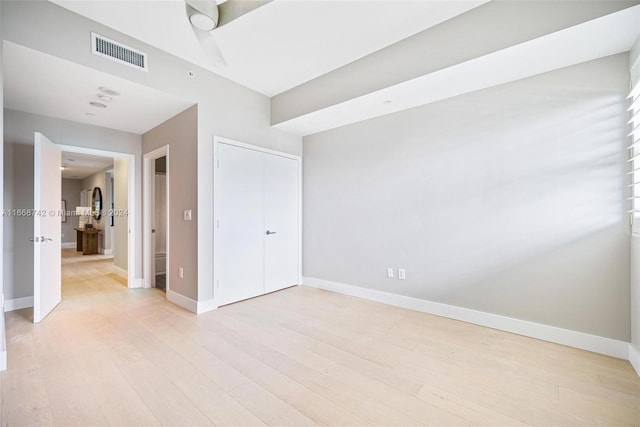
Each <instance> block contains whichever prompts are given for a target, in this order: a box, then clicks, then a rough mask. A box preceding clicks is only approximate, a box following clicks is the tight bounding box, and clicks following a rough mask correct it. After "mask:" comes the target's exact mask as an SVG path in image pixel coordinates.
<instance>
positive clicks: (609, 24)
mask: <svg viewBox="0 0 640 427" xmlns="http://www.w3.org/2000/svg"><path fill="white" fill-rule="evenodd" d="M639 24H640V6H637V7H634V8H629V9H625V10H623V11H620V12H616V13H614V14H610V15H607V16H604V17H601V18H598V19H595V20H592V21H589V22H586V23H584V24H580V25H577V26H575V27H571V28H568V29H565V30H562V31H558V32H555V33H553V34H549V35H547V36H544V37H540V38H537V39H535V40H531V41H528V42H525V43H522V44H520V45H517V46H512V47H509V48H507V49H503V50H501V51H498V52H494V53H491V54H489V55H485V56H483V57H480V58H475V59H472V60H470V61H466V62H463V63H461V64H456V65H453V66H451V67H448V68H446V69H443V70H438V71H435V72H433V73H430V74H426V75H424V76H421V77H418V78H415V79H412V80H409V81H406V82H402V83H399V84H397V85H393V86H390V87H387V88H383V89H381V90H378V91H373V92H371V93H368V94H365V95H363V96H360V97H357V98H353V99H350V100H347V101H344V102H342V103H338V104H335V105H332V106H330V107H327V108H324V109H320V110H317V111H314V112H311V113H307V114H305V115H302V116H299V117H296V118H293V119H290V120H287V121H284V122H281V123H278V124H276V125H274V127H275V128H278V129H281V130H284V131H287V132H291V133H294V134H297V135H303V136H306V135H311V134H314V133H318V132H322V131H325V130H329V129H334V128H337V127H340V126H345V125H348V124H351V123H356V122H359V121H363V120H367V119H371V118H375V117H380V116H383V115H387V114H391V113H394V112H398V111H402V110H406V109H409V108H414V107H418V106H421V105H425V104H429V103H432V102H437V101H441V100H444V99H447V98H451V97H455V96H459V95H463V94H466V93H470V92H474V91H478V90H482V89H486V88H489V87H493V86H497V85H500V84H504V83H509V82H512V81H515V80H520V79H523V78H527V77H532V76H535V75H538V74H542V73H545V72H549V71H553V70H557V69H560V68H566V67H570V66H572V65H576V64H580V63H583V62H587V61H591V60H595V59H598V58H602V57H606V56H610V55H614V54H618V53H623V52H627V51H629V50H630V49H631V47H632V45H633V44H634V42H635V41H636V40H637V39H638V36H639V35H640V25H639ZM391 99H392V100H394V101H393V102H392V103H387V102H385V101H386V100H391Z"/></svg>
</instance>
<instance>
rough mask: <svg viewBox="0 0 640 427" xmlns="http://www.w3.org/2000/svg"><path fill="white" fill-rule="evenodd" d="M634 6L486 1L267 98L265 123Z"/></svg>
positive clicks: (622, 2)
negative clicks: (267, 105)
mask: <svg viewBox="0 0 640 427" xmlns="http://www.w3.org/2000/svg"><path fill="white" fill-rule="evenodd" d="M637 4H640V1H588V2H585V1H553V2H540V1H536V0H534V1H517V2H515V1H496V0H494V1H491V2H489V3H486V4H484V5H481V6H479V7H477V8H475V9H472V10H471V11H469V12H466V13H464V14H462V15H460V16H458V17H456V18H453V19H451V20H449V21H446V22H444V23H442V24H439V25H437V26H435V27H432V28H430V29H427V30H425V31H423V32H421V33H418V34H416V35H414V36H412V37H409V38H407V39H405V40H402V41H400V42H398V43H396V44H394V45H391V46H389V47H387V48H385V49H382V50H380V51H377V52H374V53H372V54H370V55H368V56H366V57H364V58H362V59H359V60H357V61H354V62H352V63H350V64H347V65H345V66H343V67H341V68H338V69H337V70H334V71H332V72H330V73H327V74H325V75H323V76H320V77H318V78H316V79H314V80H311V81H309V82H306V83H304V84H302V85H300V86H297V87H295V88H293V89H290V90H288V91H286V92H283V93H281V94H278V95H276V96H274V97H273V98H271V124H272V125H276V124H278V123H283V122H287V121H290V120H292V119H295V118H297V117H301V116H304V115H307V114H309V113H312V112H314V111H319V110H323V109H326V108H329V107H331V106H332V105H336V104H340V103H343V102H346V101H349V100H351V99H355V98H358V97H361V96H364V95H367V94H370V93H373V92H376V91H379V90H382V89H384V88H387V87H390V86H394V85H397V84H400V83H402V82H406V81H410V80H412V79H415V78H418V77H421V76H424V75H427V74H430V73H433V72H435V71H438V70H442V69H446V68H448V67H452V66H454V65H456V64H460V63H464V62H466V61H469V60H472V59H474V58H480V57H482V56H485V55H488V54H490V53H494V52H498V51H500V50H504V49H506V48H509V47H512V46H516V45H519V44H522V43H524V42H527V41H530V40H534V39H537V38H540V37H542V36H545V35H547V34H551V33H554V32H557V31H560V30H563V29H566V28H570V27H573V26H576V25H578V24H581V23H584V22H587V21H591V20H593V19H596V18H599V17H602V16H606V15H609V14H611V13H615V12H617V11H620V10H624V9H627V8H630V7H633V6H635V5H637Z"/></svg>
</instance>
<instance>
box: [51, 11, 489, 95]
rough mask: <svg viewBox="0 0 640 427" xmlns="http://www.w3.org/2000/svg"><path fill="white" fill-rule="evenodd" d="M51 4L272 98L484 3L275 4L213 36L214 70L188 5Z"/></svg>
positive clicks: (233, 22)
mask: <svg viewBox="0 0 640 427" xmlns="http://www.w3.org/2000/svg"><path fill="white" fill-rule="evenodd" d="M51 1H52V2H54V3H56V4H58V5H60V6H63V7H65V8H67V9H69V10H72V11H74V12H76V13H78V14H80V15H83V16H86V17H88V18H90V19H92V20H95V21H97V22H100V23H102V24H104V25H106V26H108V27H111V28H113V29H115V30H118V31H120V32H122V33H125V34H127V35H129V36H131V37H134V38H136V39H138V40H141V41H143V42H145V43H148V44H150V45H152V46H155V47H157V48H159V49H162V50H164V51H166V52H169V53H171V54H173V55H175V56H178V57H181V58H183V59H185V60H187V61H189V62H192V63H195V64H197V65H200V66H202V67H204V68H208V69H210V70H212V71H213V72H215V73H217V74H219V75H222V76H224V77H227V78H229V79H230V80H233V81H235V82H237V83H240V84H242V85H244V86H246V87H249V88H251V89H253V90H255V91H258V92H260V93H263V94H265V95H267V96H273V95H276V94H278V93H281V92H283V91H285V90H287V89H290V88H292V87H295V86H298V85H300V84H302V83H304V82H306V81H309V80H311V79H314V78H316V77H318V76H320V75H323V74H325V73H327V72H329V71H332V70H334V69H337V68H339V67H341V66H344V65H346V64H348V63H350V62H352V61H355V60H357V59H359V58H362V57H364V56H366V55H368V54H370V53H372V52H375V51H377V50H380V49H382V48H384V47H386V46H389V45H391V44H393V43H396V42H398V41H400V40H402V39H404V38H407V37H409V36H411V35H413V34H416V33H418V32H420V31H422V30H425V29H427V28H430V27H432V26H434V25H436V24H439V23H441V22H443V21H445V20H448V19H450V18H453V17H454V16H456V15H459V14H461V13H464V12H466V11H468V10H470V9H472V8H474V7H476V6H479V5H481V4H482V3H485V2H486V1H487V0H473V1H470V0H458V1H451V0H440V1H436V0H433V1H416V0H393V1H371V0H367V1H364V0H322V1H317V0H316V1H313V0H275V1H273V2H271V3H268V4H267V5H265V6H263V7H260V8H258V9H256V10H254V11H252V12H250V13H248V14H246V15H243V16H241V17H240V18H238V19H236V20H234V21H232V22H231V23H229V24H226V25H224V26H222V27H220V28H218V29H216V30H215V31H214V35H215V38H216V40H217V43H218V45H219V47H220V49H221V51H222V52H223V54H224V56H225V58H226V61H227V63H228V65H227V66H217V67H216V66H213V65H211V64H210V62H209V60H208V59H207V58H206V56H205V55H204V54H203V52H202V50H201V48H200V45H199V44H198V42H197V40H196V38H195V36H194V34H193V32H192V31H191V28H190V24H189V23H188V20H187V18H186V14H185V7H184V1H183V0H169V1H155V0H137V1H136V0H131V1H121V0H96V1H76V0H51ZM141 17H144V19H141ZM150 66H152V65H151V64H150Z"/></svg>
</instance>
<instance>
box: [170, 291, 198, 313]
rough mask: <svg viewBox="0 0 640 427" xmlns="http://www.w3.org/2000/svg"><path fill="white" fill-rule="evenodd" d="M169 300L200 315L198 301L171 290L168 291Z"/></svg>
mask: <svg viewBox="0 0 640 427" xmlns="http://www.w3.org/2000/svg"><path fill="white" fill-rule="evenodd" d="M167 300H169V301H170V302H172V303H174V304H176V305H179V306H180V307H182V308H184V309H185V310H189V311H190V312H192V313H198V301H196V300H192V299H191V298H188V297H185V296H184V295H182V294H179V293H177V292H175V291H172V290H171V289H167Z"/></svg>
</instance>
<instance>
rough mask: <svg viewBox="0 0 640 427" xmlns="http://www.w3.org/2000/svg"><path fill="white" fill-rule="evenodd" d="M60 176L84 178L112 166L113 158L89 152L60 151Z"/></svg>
mask: <svg viewBox="0 0 640 427" xmlns="http://www.w3.org/2000/svg"><path fill="white" fill-rule="evenodd" d="M62 166H64V169H63V170H62V172H61V173H62V178H64V179H84V178H86V177H88V176H90V175H93V174H94V173H96V172H100V171H103V170H106V169H108V168H111V167H113V158H111V157H102V156H94V155H91V154H82V153H68V152H66V151H63V152H62Z"/></svg>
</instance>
